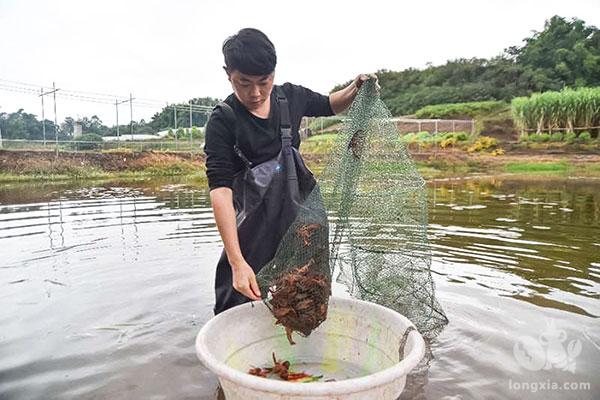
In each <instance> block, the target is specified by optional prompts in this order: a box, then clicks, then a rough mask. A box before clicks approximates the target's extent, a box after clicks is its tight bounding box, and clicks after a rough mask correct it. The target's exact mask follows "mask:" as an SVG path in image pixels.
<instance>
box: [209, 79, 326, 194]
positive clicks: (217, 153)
mask: <svg viewBox="0 0 600 400" xmlns="http://www.w3.org/2000/svg"><path fill="white" fill-rule="evenodd" d="M280 87H281V89H283V92H284V93H285V96H286V98H287V100H288V107H289V110H290V120H291V124H292V146H294V147H296V148H298V147H299V146H300V135H299V134H298V129H299V127H300V121H301V119H302V117H303V116H308V117H317V116H330V115H333V111H332V110H331V105H330V104H329V97H328V96H323V95H321V94H319V93H315V92H313V91H312V90H310V89H307V88H305V87H302V86H298V85H293V84H291V83H285V84H283V85H281V86H280ZM225 103H227V104H228V105H229V106H230V107H231V108H232V109H233V111H234V113H235V117H236V119H235V123H236V125H237V126H236V128H235V129H236V130H237V144H238V147H239V148H240V150H241V151H242V153H243V154H244V155H245V156H246V158H248V159H249V160H250V161H251V162H252V164H253V165H256V164H260V163H262V162H265V161H268V160H270V159H271V158H273V157H275V156H276V155H277V154H278V153H279V151H280V150H281V135H280V130H279V120H280V113H279V104H278V102H277V95H276V87H275V86H274V87H273V91H272V92H271V110H270V112H269V118H267V119H263V118H259V117H257V116H255V115H253V114H252V113H250V112H249V111H248V110H247V109H246V108H245V107H244V106H243V105H242V103H240V101H239V100H238V99H237V97H235V94H231V95H230V96H229V97H227V99H225ZM233 129H234V128H233V121H231V120H229V119H228V118H227V116H226V115H225V112H224V111H223V110H222V108H220V107H219V108H216V109H215V110H214V111H213V112H212V114H211V116H210V119H209V120H208V124H207V126H206V141H205V144H204V153H205V154H206V175H207V177H208V186H209V187H210V189H211V190H212V189H215V188H218V187H229V188H231V186H232V183H233V176H234V175H235V174H236V173H237V172H239V171H240V170H241V169H243V168H244V164H243V162H242V160H241V159H240V158H239V157H238V156H237V155H236V154H235V152H234V150H233V146H234V145H235V144H236V132H234V130H233Z"/></svg>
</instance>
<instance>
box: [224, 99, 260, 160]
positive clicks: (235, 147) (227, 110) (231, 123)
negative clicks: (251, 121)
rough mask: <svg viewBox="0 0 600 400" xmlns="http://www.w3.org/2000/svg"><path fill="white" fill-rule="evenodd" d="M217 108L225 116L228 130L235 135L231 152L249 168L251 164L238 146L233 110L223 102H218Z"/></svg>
mask: <svg viewBox="0 0 600 400" xmlns="http://www.w3.org/2000/svg"><path fill="white" fill-rule="evenodd" d="M217 107H220V108H221V109H222V110H223V114H224V115H225V121H226V122H227V123H228V124H229V126H230V129H231V130H232V131H233V134H234V135H235V144H234V145H233V151H234V152H235V154H236V155H237V156H238V157H239V158H240V159H241V160H242V161H243V162H244V164H245V165H246V167H247V168H251V167H252V162H251V161H250V160H249V159H248V157H246V156H245V155H244V153H243V152H242V150H240V147H239V146H238V135H237V123H236V120H237V118H236V116H235V111H233V108H231V106H230V105H229V104H227V103H225V102H224V101H222V102H220V103H219V105H218V106H217Z"/></svg>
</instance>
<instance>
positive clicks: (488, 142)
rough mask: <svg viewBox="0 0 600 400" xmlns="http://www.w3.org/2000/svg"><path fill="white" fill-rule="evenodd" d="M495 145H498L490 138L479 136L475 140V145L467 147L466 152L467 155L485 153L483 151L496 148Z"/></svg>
mask: <svg viewBox="0 0 600 400" xmlns="http://www.w3.org/2000/svg"><path fill="white" fill-rule="evenodd" d="M497 145H498V141H497V140H496V139H494V138H491V137H489V136H480V137H478V138H477V140H476V141H475V143H473V144H472V145H471V146H469V148H468V149H467V151H468V152H469V153H473V152H476V151H477V152H479V151H485V150H488V149H491V148H493V147H496V146H497Z"/></svg>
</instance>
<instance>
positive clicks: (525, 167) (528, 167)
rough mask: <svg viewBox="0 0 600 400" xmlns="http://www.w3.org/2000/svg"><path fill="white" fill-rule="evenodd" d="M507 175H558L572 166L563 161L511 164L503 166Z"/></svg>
mask: <svg viewBox="0 0 600 400" xmlns="http://www.w3.org/2000/svg"><path fill="white" fill-rule="evenodd" d="M504 169H505V171H506V172H509V173H513V174H516V173H559V172H568V171H570V170H571V169H573V166H572V165H570V164H569V163H567V162H565V161H560V162H513V163H508V164H506V165H505V166H504Z"/></svg>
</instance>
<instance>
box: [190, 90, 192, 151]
mask: <svg viewBox="0 0 600 400" xmlns="http://www.w3.org/2000/svg"><path fill="white" fill-rule="evenodd" d="M191 152H192V101H191V100H190V153H191Z"/></svg>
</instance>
